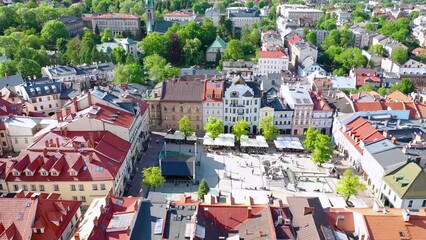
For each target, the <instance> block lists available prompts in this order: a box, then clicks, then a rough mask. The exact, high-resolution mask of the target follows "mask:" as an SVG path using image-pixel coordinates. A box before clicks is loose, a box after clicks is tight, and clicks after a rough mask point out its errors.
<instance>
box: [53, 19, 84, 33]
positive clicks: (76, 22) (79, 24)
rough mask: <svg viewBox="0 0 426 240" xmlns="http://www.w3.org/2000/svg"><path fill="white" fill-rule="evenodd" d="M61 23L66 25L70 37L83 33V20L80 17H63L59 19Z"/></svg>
mask: <svg viewBox="0 0 426 240" xmlns="http://www.w3.org/2000/svg"><path fill="white" fill-rule="evenodd" d="M58 20H59V21H61V22H63V23H64V24H65V27H66V29H67V31H68V37H70V38H71V37H74V36H77V35H81V34H82V33H83V20H82V19H81V18H79V17H74V16H71V17H63V18H59V19H58Z"/></svg>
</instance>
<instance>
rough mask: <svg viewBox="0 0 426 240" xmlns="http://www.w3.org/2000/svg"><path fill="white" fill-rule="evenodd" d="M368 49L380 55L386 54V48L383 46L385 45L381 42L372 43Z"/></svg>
mask: <svg viewBox="0 0 426 240" xmlns="http://www.w3.org/2000/svg"><path fill="white" fill-rule="evenodd" d="M368 51H370V52H372V53H377V54H378V55H380V56H384V55H385V48H384V47H383V45H381V44H374V45H371V46H370V47H369V48H368Z"/></svg>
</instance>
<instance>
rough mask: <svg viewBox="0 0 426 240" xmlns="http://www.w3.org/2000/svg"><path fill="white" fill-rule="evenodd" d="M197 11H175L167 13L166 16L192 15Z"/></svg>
mask: <svg viewBox="0 0 426 240" xmlns="http://www.w3.org/2000/svg"><path fill="white" fill-rule="evenodd" d="M194 15H195V13H194V12H191V11H174V12H170V13H165V14H164V15H163V16H164V17H192V16H194Z"/></svg>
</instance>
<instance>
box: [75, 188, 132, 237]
mask: <svg viewBox="0 0 426 240" xmlns="http://www.w3.org/2000/svg"><path fill="white" fill-rule="evenodd" d="M139 207H140V199H139V197H115V196H113V195H112V194H111V192H110V193H109V194H108V195H107V196H106V197H104V198H97V199H94V200H93V202H92V204H91V205H90V207H89V209H88V210H87V212H86V214H85V215H84V217H83V220H82V221H81V224H80V225H79V226H78V227H77V230H76V232H75V234H74V236H79V239H81V240H97V239H116V240H128V239H130V235H131V230H132V228H133V226H134V222H135V220H136V217H137V215H138V211H139ZM74 239H76V238H75V237H74Z"/></svg>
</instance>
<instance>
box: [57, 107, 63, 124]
mask: <svg viewBox="0 0 426 240" xmlns="http://www.w3.org/2000/svg"><path fill="white" fill-rule="evenodd" d="M56 120H58V122H63V121H64V117H63V116H62V111H61V110H56Z"/></svg>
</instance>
